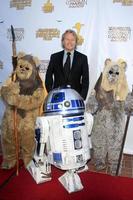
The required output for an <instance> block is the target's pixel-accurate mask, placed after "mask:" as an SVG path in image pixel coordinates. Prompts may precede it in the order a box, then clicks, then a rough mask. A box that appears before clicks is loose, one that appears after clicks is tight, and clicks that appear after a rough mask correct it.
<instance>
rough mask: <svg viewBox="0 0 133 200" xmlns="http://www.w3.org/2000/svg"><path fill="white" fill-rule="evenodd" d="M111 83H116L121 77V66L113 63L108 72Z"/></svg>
mask: <svg viewBox="0 0 133 200" xmlns="http://www.w3.org/2000/svg"><path fill="white" fill-rule="evenodd" d="M107 78H108V81H109V83H111V84H115V83H116V82H117V81H118V79H119V66H118V65H113V66H111V68H110V69H109V71H108V73H107Z"/></svg>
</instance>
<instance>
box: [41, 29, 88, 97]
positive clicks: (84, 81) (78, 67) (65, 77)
mask: <svg viewBox="0 0 133 200" xmlns="http://www.w3.org/2000/svg"><path fill="white" fill-rule="evenodd" d="M76 45H77V35H76V33H75V31H73V30H66V31H65V33H64V34H63V35H62V47H63V48H64V50H63V51H60V52H57V53H54V54H52V55H51V58H50V62H49V65H48V69H47V72H46V79H45V86H46V89H47V91H48V92H50V90H52V89H54V88H58V87H60V86H66V85H70V86H71V88H73V89H75V90H76V91H77V92H78V93H79V94H80V95H81V96H82V97H83V99H84V100H85V99H86V97H87V93H88V88H89V67H88V61H87V56H85V55H84V54H82V53H79V52H78V51H76V50H75V49H76Z"/></svg>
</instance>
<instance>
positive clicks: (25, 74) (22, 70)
mask: <svg viewBox="0 0 133 200" xmlns="http://www.w3.org/2000/svg"><path fill="white" fill-rule="evenodd" d="M32 70H33V67H32V65H31V64H30V63H29V62H28V61H27V60H24V59H19V60H18V64H17V67H16V74H17V77H18V78H19V79H20V80H26V79H29V78H30V76H31V75H32Z"/></svg>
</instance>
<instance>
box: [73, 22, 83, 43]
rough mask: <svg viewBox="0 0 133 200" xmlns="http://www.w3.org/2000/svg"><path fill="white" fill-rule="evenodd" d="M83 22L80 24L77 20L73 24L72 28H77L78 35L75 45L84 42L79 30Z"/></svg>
mask: <svg viewBox="0 0 133 200" xmlns="http://www.w3.org/2000/svg"><path fill="white" fill-rule="evenodd" d="M83 25H84V24H80V22H77V23H76V24H75V26H73V28H75V29H76V30H77V36H78V42H77V45H82V44H83V42H84V38H83V37H82V36H81V35H80V30H81V27H82V26H83Z"/></svg>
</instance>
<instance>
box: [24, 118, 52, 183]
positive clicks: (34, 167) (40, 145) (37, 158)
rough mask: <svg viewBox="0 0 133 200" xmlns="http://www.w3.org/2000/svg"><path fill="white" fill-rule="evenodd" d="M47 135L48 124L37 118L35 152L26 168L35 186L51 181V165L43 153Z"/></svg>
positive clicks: (44, 120)
mask: <svg viewBox="0 0 133 200" xmlns="http://www.w3.org/2000/svg"><path fill="white" fill-rule="evenodd" d="M48 135H49V124H48V121H47V119H46V118H45V117H38V118H37V120H36V128H35V139H36V150H35V154H34V157H33V159H32V161H31V162H30V163H29V165H28V166H27V169H28V171H29V172H30V174H31V175H32V177H33V178H34V180H35V181H36V183H37V184H38V183H43V182H46V181H50V180H51V165H50V164H49V162H48V159H47V156H46V155H45V153H44V150H45V146H46V142H47V139H48Z"/></svg>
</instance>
